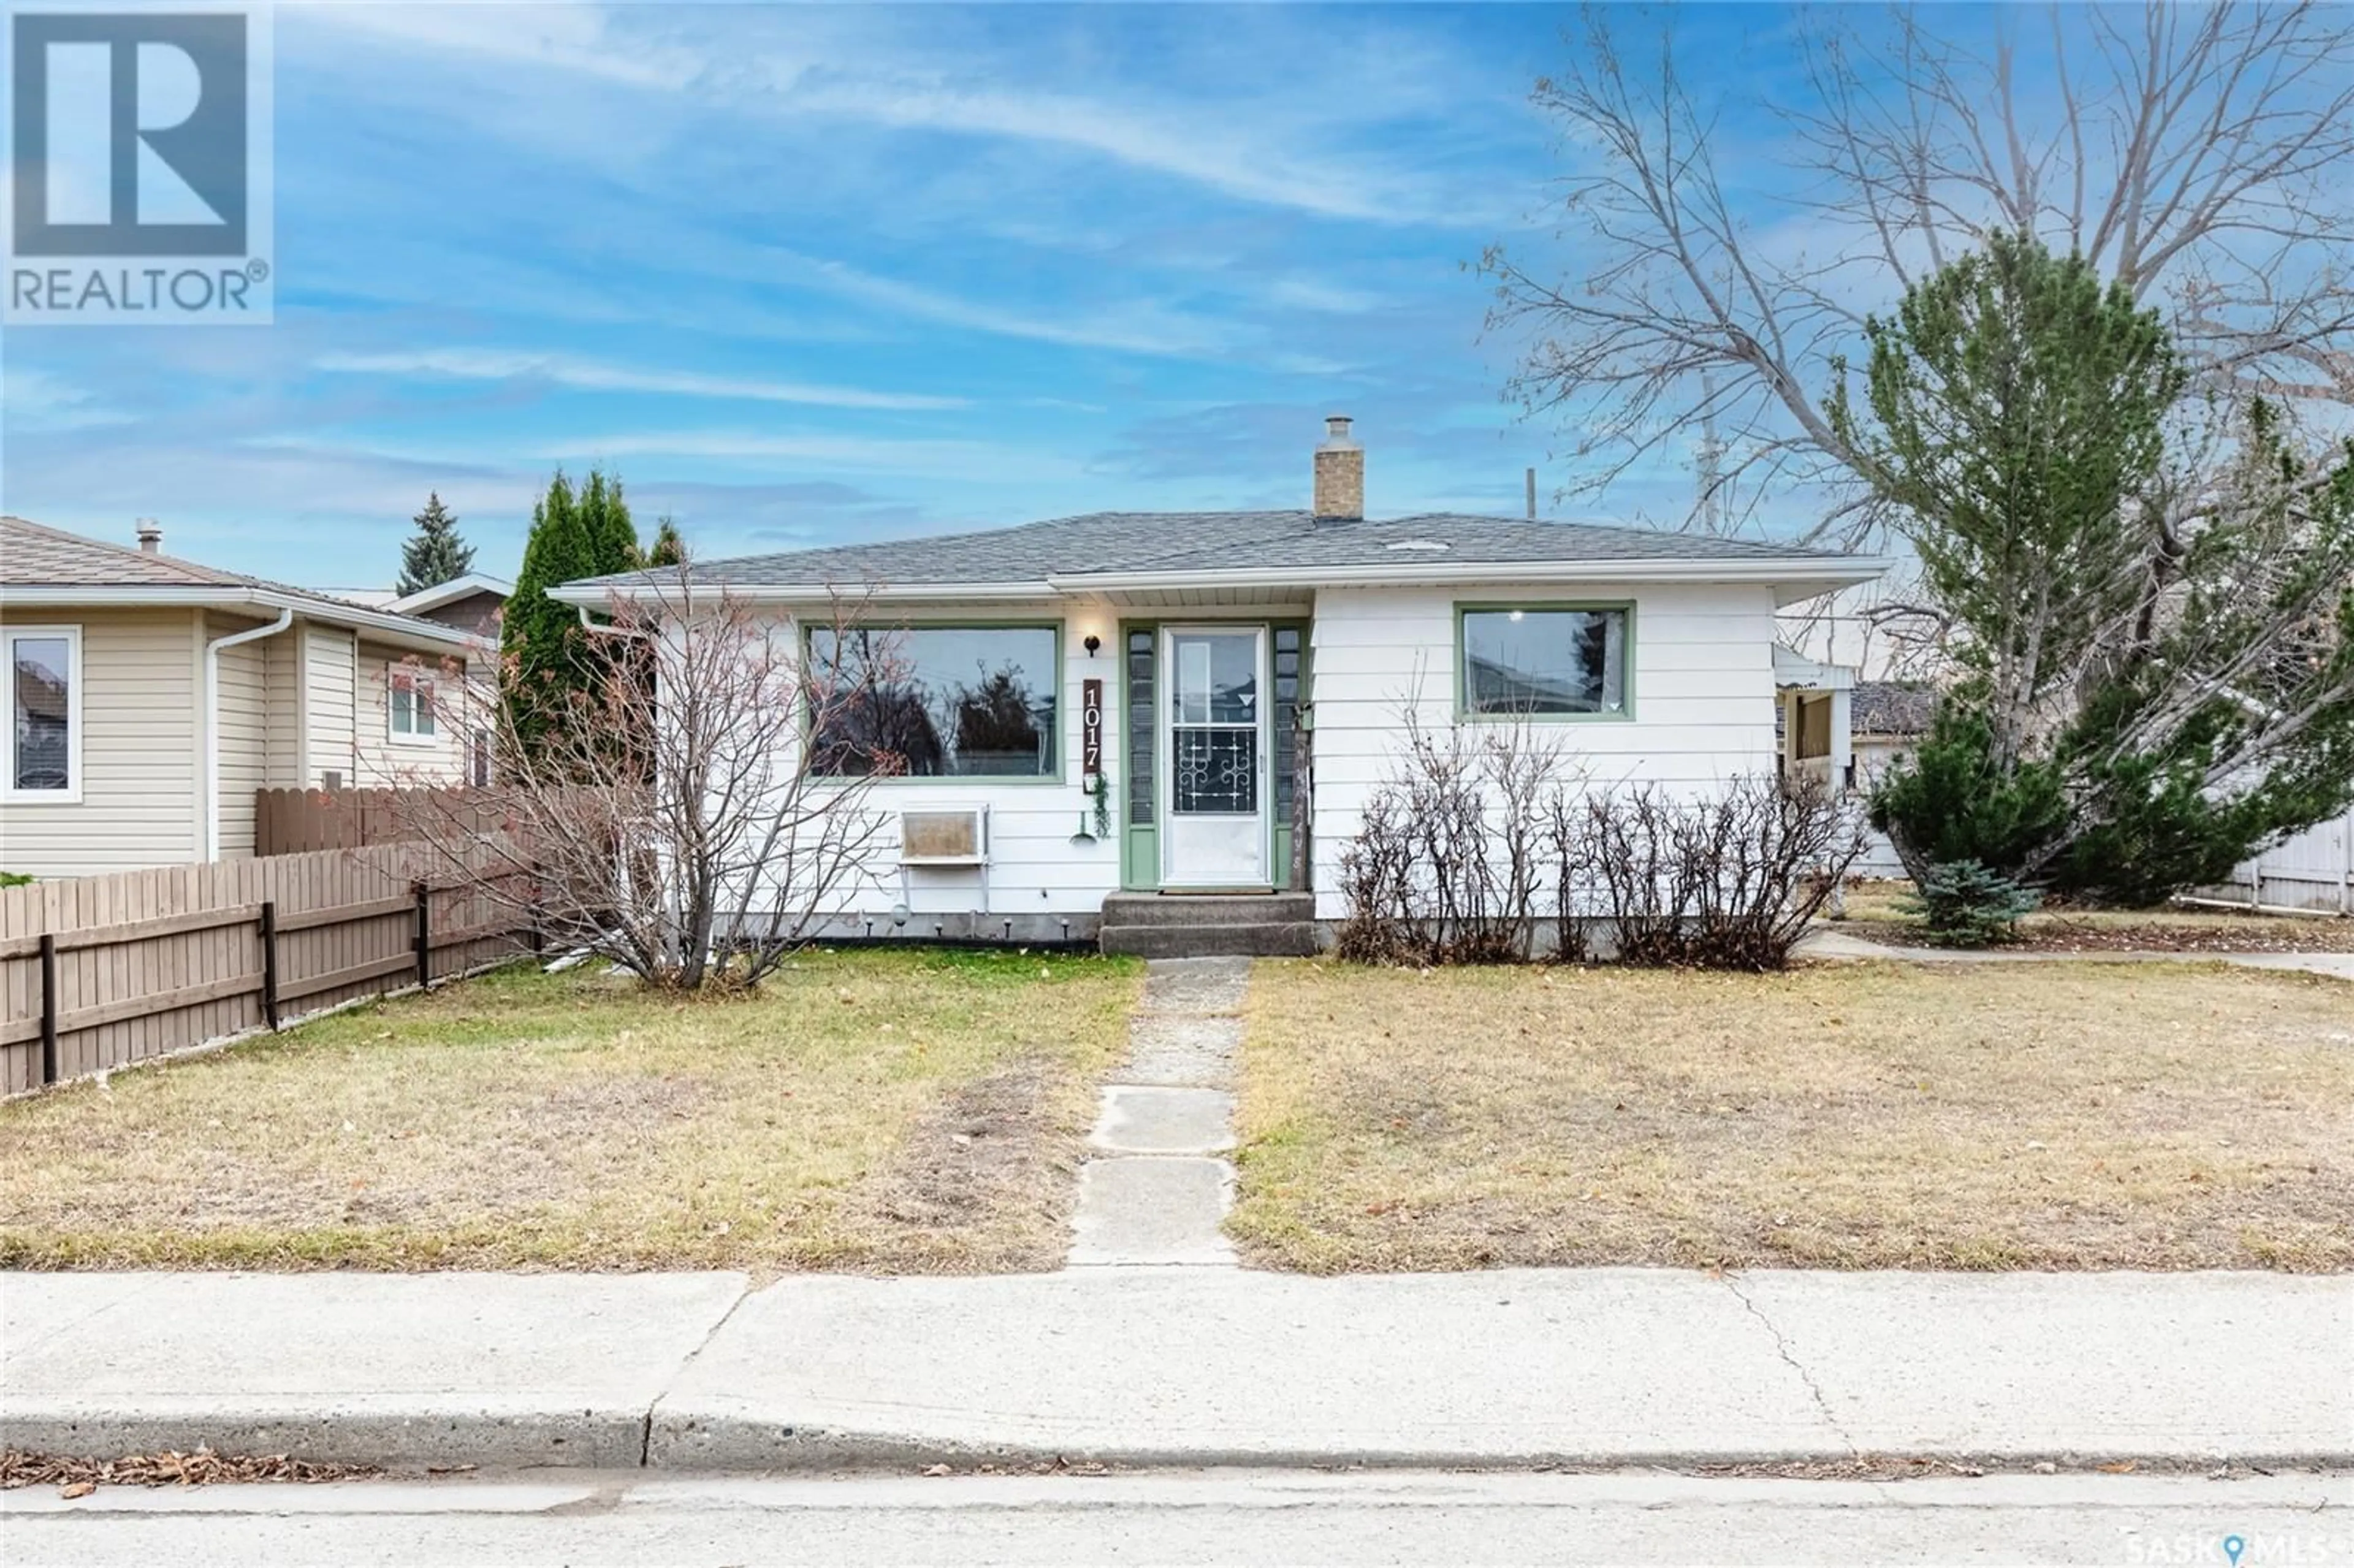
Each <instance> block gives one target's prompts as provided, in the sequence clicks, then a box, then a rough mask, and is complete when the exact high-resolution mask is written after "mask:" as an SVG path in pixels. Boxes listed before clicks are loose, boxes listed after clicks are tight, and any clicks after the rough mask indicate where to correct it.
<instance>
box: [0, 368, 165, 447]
mask: <svg viewBox="0 0 2354 1568" xmlns="http://www.w3.org/2000/svg"><path fill="white" fill-rule="evenodd" d="M131 418H132V417H131V416H130V415H129V414H127V413H124V412H122V410H121V409H119V408H110V407H108V406H107V404H106V403H105V402H104V401H103V400H102V399H101V398H100V397H99V396H98V394H96V393H95V392H92V391H91V390H90V388H88V387H82V386H79V385H77V384H76V383H74V382H71V381H68V380H66V379H65V378H64V377H63V376H56V375H53V374H51V373H50V372H48V371H47V370H43V369H40V368H38V367H37V366H30V365H26V364H23V363H21V362H19V363H16V364H11V365H8V366H5V367H0V426H5V429H6V430H8V431H9V432H11V433H25V432H30V431H34V430H87V429H97V428H99V427H101V426H104V425H124V424H129V423H130V422H131Z"/></svg>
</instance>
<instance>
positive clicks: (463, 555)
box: [393, 491, 474, 598]
mask: <svg viewBox="0 0 2354 1568" xmlns="http://www.w3.org/2000/svg"><path fill="white" fill-rule="evenodd" d="M415 522H416V524H417V532H416V533H415V534H414V535H411V536H410V537H409V538H408V539H406V540H404V541H402V543H401V546H400V576H399V577H398V579H396V581H395V582H394V584H393V591H394V592H396V593H398V594H400V595H401V596H402V597H403V598H406V597H407V596H408V595H409V594H413V593H423V592H424V591H425V590H426V589H427V588H439V587H440V586H441V585H442V584H443V583H446V582H453V581H455V580H456V579H458V578H459V577H464V576H465V575H466V574H467V573H468V572H471V571H472V570H473V569H474V551H473V547H472V546H470V545H468V544H467V543H466V541H465V540H464V539H463V538H462V537H461V536H460V535H459V533H458V519H457V518H456V516H455V515H453V514H451V511H450V509H449V508H448V507H446V506H444V505H442V504H441V494H440V492H439V491H434V492H432V493H429V494H428V495H427V496H426V498H425V510H424V511H422V512H420V513H419V514H417V516H416V518H415Z"/></svg>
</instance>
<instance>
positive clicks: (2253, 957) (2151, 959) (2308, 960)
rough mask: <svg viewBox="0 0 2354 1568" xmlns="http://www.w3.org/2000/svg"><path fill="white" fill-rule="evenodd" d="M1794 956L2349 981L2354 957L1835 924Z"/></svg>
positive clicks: (1804, 941)
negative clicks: (1899, 932) (2022, 939)
mask: <svg viewBox="0 0 2354 1568" xmlns="http://www.w3.org/2000/svg"><path fill="white" fill-rule="evenodd" d="M1797 952H1798V955H1799V956H1800V957H1801V958H1808V959H1893V960H1894V961H1896V962H1898V963H1922V964H2084V963H2101V964H2111V963H2125V964H2137V963H2175V964H2237V965H2239V966H2240V967H2241V968H2243V969H2296V970H2300V971H2302V972H2304V973H2306V974H2314V975H2327V976H2329V977H2330V978H2331V979H2333V980H2354V953H2201V952H2183V951H2170V950H2166V949H2158V948H2127V949H2124V950H2120V951H2095V952H2084V953H2054V952H2039V951H2034V950H2026V951H2020V950H2015V949H2012V948H1899V947H1894V946H1892V945H1890V944H1889V943H1886V942H1871V941H1866V940H1865V939H1864V938H1861V937H1850V936H1849V935H1848V934H1847V933H1846V932H1844V931H1842V930H1840V928H1839V927H1837V926H1836V925H1830V926H1817V927H1815V928H1814V929H1813V930H1811V931H1809V932H1808V933H1807V935H1806V936H1805V937H1804V938H1801V939H1800V941H1799V943H1798V947H1797Z"/></svg>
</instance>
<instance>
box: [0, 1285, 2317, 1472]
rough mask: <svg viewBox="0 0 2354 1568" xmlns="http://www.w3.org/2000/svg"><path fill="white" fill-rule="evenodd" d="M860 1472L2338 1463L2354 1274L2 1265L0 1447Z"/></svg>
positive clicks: (405, 1463) (407, 1461)
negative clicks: (251, 1269)
mask: <svg viewBox="0 0 2354 1568" xmlns="http://www.w3.org/2000/svg"><path fill="white" fill-rule="evenodd" d="M199 1444H210V1445H212V1446H214V1447H216V1448H218V1449H221V1450H225V1451H231V1450H233V1451H242V1452H249V1453H250V1452H268V1453H277V1452H290V1451H291V1452H293V1453H296V1454H300V1455H304V1456H307V1457H313V1458H321V1459H345V1460H355V1461H366V1462H374V1463H381V1464H393V1465H399V1466H420V1465H429V1464H432V1465H452V1464H479V1465H484V1466H491V1465H574V1466H594V1467H616V1466H618V1467H636V1466H639V1465H641V1464H644V1465H652V1466H661V1467H677V1468H683V1469H693V1468H714V1467H716V1468H744V1469H792V1468H846V1467H902V1466H920V1465H928V1464H933V1463H947V1464H950V1465H955V1466H959V1467H963V1466H967V1465H970V1464H974V1463H979V1462H981V1461H984V1460H990V1461H996V1462H1013V1463H1019V1462H1025V1461H1031V1460H1035V1459H1040V1458H1051V1457H1055V1456H1064V1457H1071V1458H1073V1459H1079V1458H1097V1459H1102V1460H1105V1461H1108V1462H1115V1463H1129V1464H1140V1465H1150V1464H1172V1465H1231V1464H1278V1465H1280V1464H1314V1465H1329V1464H1367V1465H1415V1464H1440V1465H1457V1464H1470V1465H1478V1464H1489V1465H1505V1464H1524V1463H1541V1462H1558V1463H1575V1464H1596V1465H1611V1464H1634V1463H1669V1464H1696V1463H1708V1462H1716V1461H1734V1460H1797V1459H1824V1458H1834V1459H1835V1458H1845V1457H1852V1456H1854V1455H1857V1454H1868V1455H1885V1456H1937V1457H1971V1458H1975V1459H1978V1460H1979V1461H1981V1462H1991V1463H1996V1464H2031V1463H2034V1462H2039V1461H2041V1460H2045V1459H2051V1460H2054V1461H2062V1462H2065V1461H2070V1460H2075V1461H2114V1460H2122V1459H2128V1458H2130V1459H2136V1460H2141V1461H2146V1462H2154V1461H2158V1460H2177V1461H2180V1460H2194V1461H2202V1462H2203V1461H2205V1460H2208V1459H2211V1458H2212V1457H2218V1456H2228V1457H2233V1458H2237V1459H2240V1460H2243V1461H2247V1462H2252V1463H2257V1464H2296V1463H2320V1464H2330V1465H2338V1466H2347V1465H2354V1278H2348V1277H2295V1276H2284V1275H2265V1274H2227V1273H2211V1274H2183V1275H2129V1274H2107V1275H2102V1274H2083V1275H1908V1274H1886V1273H1883V1274H1833V1273H1815V1272H1799V1271H1787V1272H1757V1273H1750V1274H1742V1275H1732V1276H1722V1277H1720V1276H1711V1275H1706V1274H1699V1273H1689V1272H1681V1271H1670V1270H1664V1269H1612V1268H1601V1269H1562V1270H1500V1271H1496V1272H1492V1273H1485V1274H1457V1275H1420V1276H1356V1277H1341V1278H1333V1279H1316V1278H1308V1277H1298V1276H1288V1275H1274V1274H1263V1273H1258V1272H1255V1271H1251V1270H1244V1269H1231V1268H1077V1269H1071V1270H1068V1271H1066V1272H1064V1273H1061V1274H1053V1275H1018V1276H999V1277H982V1278H916V1277H910V1278H887V1279H885V1278H855V1277H820V1276H811V1277H792V1278H788V1279H785V1280H782V1281H779V1283H777V1284H775V1285H771V1286H769V1287H766V1288H762V1289H752V1288H750V1287H748V1282H747V1281H746V1280H745V1279H744V1278H743V1277H740V1276H737V1275H726V1274H700V1275H635V1276H565V1275H536V1276H531V1275H483V1274H440V1275H424V1276H414V1277H402V1276H389V1275H347V1274H309V1275H221V1274H214V1275H190V1274H143V1275H120V1274H54V1275H27V1274H16V1275H6V1276H0V1446H9V1447H18V1448H27V1449H35V1450H45V1451H49V1452H58V1453H79V1454H92V1453H95V1454H120V1453H127V1452H144V1451H154V1450H159V1449H164V1448H179V1449H187V1448H192V1447H195V1446H197V1445H199Z"/></svg>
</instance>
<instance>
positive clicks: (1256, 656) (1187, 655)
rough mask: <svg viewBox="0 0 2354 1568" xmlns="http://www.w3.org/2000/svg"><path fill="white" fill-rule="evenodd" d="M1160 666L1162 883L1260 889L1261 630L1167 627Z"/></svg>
mask: <svg viewBox="0 0 2354 1568" xmlns="http://www.w3.org/2000/svg"><path fill="white" fill-rule="evenodd" d="M1161 672H1162V679H1163V682H1164V689H1165V690H1166V691H1167V692H1168V697H1167V698H1166V700H1164V701H1163V703H1162V704H1161V756H1162V757H1163V758H1166V759H1167V760H1166V761H1165V762H1163V763H1162V765H1161V767H1162V794H1161V799H1162V800H1163V801H1164V802H1165V803H1166V806H1167V810H1166V811H1165V813H1164V815H1163V817H1162V819H1161V885H1162V886H1164V887H1264V886H1267V885H1268V882H1267V857H1268V855H1269V853H1271V852H1270V847H1269V846H1270V844H1271V842H1272V840H1273V837H1274V835H1273V834H1272V833H1271V832H1269V831H1268V830H1269V828H1270V826H1271V819H1270V818H1269V815H1268V812H1269V810H1270V809H1271V806H1272V799H1271V798H1272V796H1273V793H1274V792H1273V791H1272V790H1271V789H1269V788H1268V787H1267V786H1268V782H1269V776H1268V771H1267V769H1268V766H1269V752H1270V749H1271V748H1270V747H1268V746H1267V699H1266V693H1267V688H1268V684H1269V683H1268V681H1267V628H1266V627H1264V626H1245V627H1190V628H1188V627H1171V628H1169V629H1167V630H1164V631H1162V632H1161Z"/></svg>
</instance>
